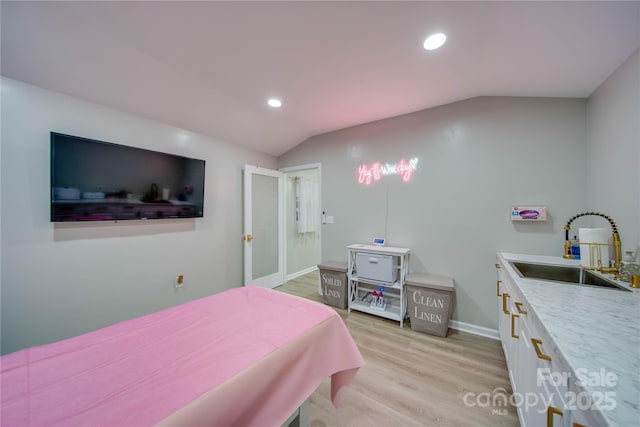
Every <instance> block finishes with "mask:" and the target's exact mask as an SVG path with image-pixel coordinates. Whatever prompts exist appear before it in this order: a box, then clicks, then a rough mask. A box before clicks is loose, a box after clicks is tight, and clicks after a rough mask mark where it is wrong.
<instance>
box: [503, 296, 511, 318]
mask: <svg viewBox="0 0 640 427" xmlns="http://www.w3.org/2000/svg"><path fill="white" fill-rule="evenodd" d="M508 298H509V294H508V293H506V292H503V294H502V312H503V313H504V314H510V313H509V309H508V308H507V299H508Z"/></svg>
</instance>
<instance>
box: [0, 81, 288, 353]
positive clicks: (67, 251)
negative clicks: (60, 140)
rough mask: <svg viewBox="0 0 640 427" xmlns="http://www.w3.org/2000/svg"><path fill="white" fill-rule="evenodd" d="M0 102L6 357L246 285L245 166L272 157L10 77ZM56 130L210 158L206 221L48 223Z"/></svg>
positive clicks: (266, 164)
mask: <svg viewBox="0 0 640 427" xmlns="http://www.w3.org/2000/svg"><path fill="white" fill-rule="evenodd" d="M1 98H2V100H1V102H2V104H1V107H2V110H1V117H0V118H1V121H2V130H1V135H0V136H1V155H2V158H1V165H2V171H1V188H2V195H1V220H2V227H1V228H2V245H1V246H2V253H1V259H2V263H1V265H2V271H1V279H2V281H1V286H2V302H1V307H2V314H1V316H2V317H1V321H2V330H1V332H2V342H1V351H2V353H3V354H4V353H8V352H11V351H14V350H18V349H20V348H23V347H26V346H31V345H36V344H43V343H47V342H52V341H56V340H60V339H63V338H66V337H70V336H74V335H77V334H80V333H83V332H86V331H90V330H93V329H96V328H99V327H103V326H105V325H109V324H112V323H115V322H118V321H121V320H124V319H129V318H133V317H137V316H141V315H144V314H147V313H150V312H153V311H156V310H159V309H162V308H166V307H169V306H173V305H176V304H180V303H182V302H185V301H188V300H192V299H196V298H200V297H203V296H206V295H210V294H214V293H217V292H220V291H222V290H225V289H228V288H231V287H236V286H240V285H241V284H242V279H243V278H242V245H241V243H242V241H241V235H242V186H241V184H242V182H241V181H242V166H243V164H245V163H249V164H254V165H258V166H263V167H268V168H271V169H274V168H275V166H276V161H275V159H274V158H273V157H271V156H268V155H265V154H262V153H257V152H254V151H250V150H246V149H243V148H239V147H237V146H234V145H231V144H228V143H225V142H222V141H217V140H212V139H209V138H206V137H204V136H202V135H198V134H194V133H190V132H187V131H183V130H180V129H177V128H174V127H171V126H168V125H165V124H162V123H158V122H153V121H150V120H146V119H143V118H140V117H137V116H133V115H130V114H127V113H125V112H122V111H117V110H113V109H110V108H107V107H103V106H99V105H96V104H91V103H87V102H84V101H80V100H78V99H75V98H71V97H68V96H64V95H61V94H57V93H54V92H50V91H46V90H42V89H40V88H37V87H35V86H30V85H27V84H23V83H20V82H17V81H14V80H10V79H6V78H2V80H1ZM50 131H56V132H61V133H66V134H71V135H78V136H83V137H88V138H93V139H98V140H103V141H109V142H116V143H121V144H126V145H133V146H138V147H142V148H149V149H154V150H158V151H166V152H169V153H174V154H180V155H184V156H189V157H196V158H201V159H204V160H206V162H207V163H206V184H205V186H206V188H205V206H204V218H202V219H189V220H187V219H183V220H152V221H146V222H140V221H128V222H127V221H125V222H118V223H111V222H109V223H72V224H66V223H65V224H60V223H59V224H53V223H51V222H49V185H50V184H49V179H50V178H49V132H50ZM178 274H184V275H185V278H186V285H185V287H184V288H183V289H180V290H175V289H174V287H173V284H174V280H175V277H176V276H177V275H178Z"/></svg>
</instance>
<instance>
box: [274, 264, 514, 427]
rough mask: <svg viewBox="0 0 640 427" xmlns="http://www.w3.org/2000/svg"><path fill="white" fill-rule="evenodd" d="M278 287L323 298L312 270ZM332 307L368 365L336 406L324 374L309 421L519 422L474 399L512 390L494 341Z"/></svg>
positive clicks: (352, 425)
mask: <svg viewBox="0 0 640 427" xmlns="http://www.w3.org/2000/svg"><path fill="white" fill-rule="evenodd" d="M276 290H279V291H282V292H286V293H289V294H292V295H297V296H300V297H303V298H307V299H310V300H313V301H318V302H322V297H321V296H319V295H318V272H317V271H316V272H312V273H309V274H306V275H304V276H301V277H299V278H296V279H293V280H290V281H288V282H287V283H286V284H284V285H282V286H279V287H277V288H276ZM335 310H336V311H337V312H338V313H339V314H340V316H341V317H342V319H343V320H344V322H345V325H346V326H347V328H348V329H349V331H350V332H351V335H352V337H353V339H354V341H355V343H356V344H357V346H358V348H359V349H360V352H361V353H362V355H363V357H364V359H365V361H366V365H365V366H364V367H362V369H360V371H359V372H358V375H356V377H355V379H354V380H353V383H352V384H351V386H350V388H349V390H348V392H347V393H346V397H345V400H344V402H343V404H342V406H341V407H340V408H339V409H336V408H334V407H333V404H332V403H331V400H330V398H329V396H330V380H329V379H326V380H325V381H324V382H323V383H322V384H321V385H320V387H319V388H318V389H317V390H316V391H315V393H314V394H313V395H312V396H311V398H310V407H309V412H310V414H309V415H310V425H311V427H333V426H336V427H338V426H339V427H346V426H349V427H360V426H362V427H374V426H380V427H386V426H403V427H404V426H407V427H411V426H470V427H472V426H473V427H475V426H505V427H514V426H519V425H520V424H519V422H518V415H517V413H516V409H515V407H513V406H508V407H503V406H497V405H496V406H491V405H487V404H486V400H482V399H481V400H480V401H478V400H477V396H479V395H480V393H484V396H485V397H486V396H487V395H488V396H491V397H494V396H495V395H496V394H499V393H506V395H507V396H509V395H511V385H510V383H509V377H508V373H507V367H506V364H505V360H504V354H503V352H502V347H501V345H500V342H499V341H496V340H492V339H490V338H484V337H480V336H476V335H472V334H468V333H465V332H458V331H453V330H450V331H449V335H448V336H447V337H446V338H441V337H436V336H432V335H427V334H423V333H420V332H416V331H413V330H411V328H410V327H409V326H408V325H406V324H405V327H404V328H400V324H399V323H398V322H394V321H391V320H387V319H382V318H379V317H376V316H372V315H369V314H366V313H361V312H356V311H353V312H351V313H349V312H348V311H347V310H342V309H338V308H336V309H335ZM465 396H467V398H466V400H465ZM465 401H466V402H467V403H468V404H465Z"/></svg>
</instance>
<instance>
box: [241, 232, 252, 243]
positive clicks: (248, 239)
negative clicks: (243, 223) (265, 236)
mask: <svg viewBox="0 0 640 427" xmlns="http://www.w3.org/2000/svg"><path fill="white" fill-rule="evenodd" d="M242 240H246V241H247V242H250V241H252V240H253V236H252V235H251V234H247V235H246V236H242Z"/></svg>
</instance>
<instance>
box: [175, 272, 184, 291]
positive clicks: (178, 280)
mask: <svg viewBox="0 0 640 427" xmlns="http://www.w3.org/2000/svg"><path fill="white" fill-rule="evenodd" d="M184 282H185V280H184V275H183V274H179V275H178V277H176V288H181V287H183V286H184Z"/></svg>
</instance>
